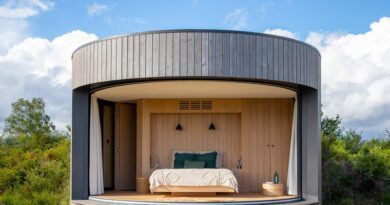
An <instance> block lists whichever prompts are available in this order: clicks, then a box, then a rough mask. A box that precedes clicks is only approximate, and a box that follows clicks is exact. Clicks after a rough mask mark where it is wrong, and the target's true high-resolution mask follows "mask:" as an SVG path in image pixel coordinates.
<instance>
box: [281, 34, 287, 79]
mask: <svg viewBox="0 0 390 205" xmlns="http://www.w3.org/2000/svg"><path fill="white" fill-rule="evenodd" d="M282 41H283V78H282V80H283V81H288V41H286V40H282Z"/></svg>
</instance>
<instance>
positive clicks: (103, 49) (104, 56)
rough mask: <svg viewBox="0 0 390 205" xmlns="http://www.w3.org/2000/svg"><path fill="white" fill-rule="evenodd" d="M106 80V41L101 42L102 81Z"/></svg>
mask: <svg viewBox="0 0 390 205" xmlns="http://www.w3.org/2000/svg"><path fill="white" fill-rule="evenodd" d="M106 80H107V41H106V40H105V41H103V42H102V81H106Z"/></svg>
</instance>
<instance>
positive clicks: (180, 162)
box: [173, 153, 197, 169]
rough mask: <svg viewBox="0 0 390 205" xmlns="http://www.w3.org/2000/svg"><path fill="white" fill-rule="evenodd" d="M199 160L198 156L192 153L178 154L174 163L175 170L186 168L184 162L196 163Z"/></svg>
mask: <svg viewBox="0 0 390 205" xmlns="http://www.w3.org/2000/svg"><path fill="white" fill-rule="evenodd" d="M196 158H197V155H196V154H191V153H176V154H175V160H174V161H173V168H175V169H176V168H184V161H186V160H188V161H195V160H196Z"/></svg>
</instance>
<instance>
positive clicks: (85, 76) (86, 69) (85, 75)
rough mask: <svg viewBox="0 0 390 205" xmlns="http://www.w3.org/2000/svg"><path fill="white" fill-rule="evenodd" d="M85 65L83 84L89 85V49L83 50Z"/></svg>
mask: <svg viewBox="0 0 390 205" xmlns="http://www.w3.org/2000/svg"><path fill="white" fill-rule="evenodd" d="M83 58H84V60H83V64H84V69H83V82H82V84H87V80H88V79H87V78H88V76H87V72H88V49H83Z"/></svg>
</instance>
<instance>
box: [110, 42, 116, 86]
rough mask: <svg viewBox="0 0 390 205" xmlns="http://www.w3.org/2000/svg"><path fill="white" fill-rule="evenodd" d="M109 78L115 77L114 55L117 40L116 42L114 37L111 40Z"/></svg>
mask: <svg viewBox="0 0 390 205" xmlns="http://www.w3.org/2000/svg"><path fill="white" fill-rule="evenodd" d="M111 44H112V45H111V79H112V80H114V79H116V77H117V75H116V72H117V71H116V64H117V61H116V60H117V59H116V55H117V48H116V47H117V42H116V38H114V39H112V41H111Z"/></svg>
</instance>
